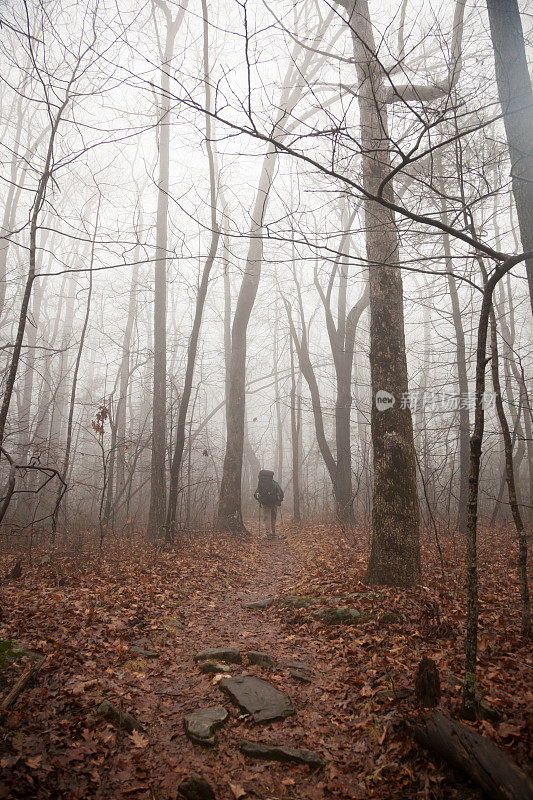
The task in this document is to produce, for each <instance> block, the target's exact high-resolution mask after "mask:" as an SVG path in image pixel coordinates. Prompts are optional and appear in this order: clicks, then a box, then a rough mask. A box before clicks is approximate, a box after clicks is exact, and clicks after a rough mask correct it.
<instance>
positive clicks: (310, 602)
mask: <svg viewBox="0 0 533 800" xmlns="http://www.w3.org/2000/svg"><path fill="white" fill-rule="evenodd" d="M319 603H320V599H319V598H318V597H306V596H305V595H302V596H298V595H296V596H290V595H289V596H288V597H284V598H282V600H281V605H282V606H286V607H288V608H309V607H310V606H316V605H318V604H319Z"/></svg>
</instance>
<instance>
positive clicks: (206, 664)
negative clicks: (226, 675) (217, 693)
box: [200, 661, 231, 675]
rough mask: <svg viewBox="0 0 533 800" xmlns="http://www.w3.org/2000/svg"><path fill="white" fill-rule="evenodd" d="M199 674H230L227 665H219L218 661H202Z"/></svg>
mask: <svg viewBox="0 0 533 800" xmlns="http://www.w3.org/2000/svg"><path fill="white" fill-rule="evenodd" d="M200 672H203V673H204V675H219V674H220V673H221V672H231V668H230V667H228V665H227V664H219V663H218V661H202V662H201V663H200Z"/></svg>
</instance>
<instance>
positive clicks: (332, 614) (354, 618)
mask: <svg viewBox="0 0 533 800" xmlns="http://www.w3.org/2000/svg"><path fill="white" fill-rule="evenodd" d="M314 616H315V618H316V619H319V620H320V621H321V622H324V623H325V624H326V625H357V624H358V623H362V622H369V621H370V620H371V619H372V618H373V616H374V615H373V614H371V613H370V612H369V611H357V609H355V608H348V607H346V606H336V607H333V608H321V609H320V610H319V611H317V612H316V613H315V615H314Z"/></svg>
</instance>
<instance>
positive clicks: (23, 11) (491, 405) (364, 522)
mask: <svg viewBox="0 0 533 800" xmlns="http://www.w3.org/2000/svg"><path fill="white" fill-rule="evenodd" d="M530 11H531V9H529V10H528V6H527V3H517V2H515V0H487V2H485V1H484V0H469V1H468V2H466V0H454V1H452V0H448V1H447V2H444V3H430V2H420V0H402V2H392V1H391V0H373V2H370V3H369V2H367V0H339V2H331V3H330V2H328V1H327V0H298V2H292V3H289V2H283V0H280V1H279V2H275V3H268V2H250V0H243V2H238V1H237V0H235V2H234V1H233V0H223V1H222V2H219V3H215V4H213V3H208V2H207V0H181V2H177V0H150V1H149V2H141V3H130V2H122V1H121V2H118V0H117V1H116V2H112V1H111V0H101V1H100V2H97V1H96V0H94V2H93V1H92V0H91V2H86V3H77V2H68V0H57V1H56V0H41V2H39V1H38V0H35V2H33V1H32V0H24V2H21V3H20V2H10V0H7V2H4V3H2V5H1V7H0V63H1V69H0V74H1V77H0V103H1V112H0V127H1V135H0V164H1V166H0V181H1V191H0V233H1V237H0V330H1V348H0V375H1V381H2V403H1V406H0V445H1V451H0V470H1V485H2V489H1V495H2V496H1V499H0V529H1V530H0V547H1V549H2V554H3V556H5V558H6V563H9V564H11V561H12V559H13V557H16V559H18V558H19V557H20V558H21V559H22V561H23V562H24V563H26V562H25V561H24V559H26V560H28V559H29V561H28V563H31V559H32V558H33V552H34V550H36V552H39V553H41V555H42V553H44V554H46V555H45V558H46V559H48V560H47V561H46V562H42V563H43V564H50V563H52V562H53V560H56V562H57V563H60V560H61V558H63V557H64V558H67V559H68V558H72V557H74V556H76V557H78V558H81V559H83V558H87V559H88V562H87V563H89V561H90V559H92V558H93V557H94V558H95V559H96V561H95V562H94V563H95V567H94V568H95V570H96V573H97V574H100V573H101V570H102V569H104V570H105V564H106V559H107V558H113V557H114V556H113V554H115V555H116V553H117V550H116V547H117V546H118V547H119V548H122V547H123V544H124V542H129V543H130V545H131V547H133V546H134V545H133V543H135V547H140V548H141V550H140V551H139V552H140V553H145V554H146V553H147V552H149V553H151V554H152V555H153V554H155V555H153V557H154V558H157V557H158V556H157V554H159V555H160V556H161V557H162V558H163V557H164V554H165V553H169V552H172V551H175V552H178V553H179V552H180V550H181V552H182V557H183V559H184V561H183V564H184V563H185V560H186V558H187V552H186V548H185V545H186V546H187V548H188V547H192V548H193V549H194V548H195V547H197V545H198V543H199V542H204V541H206V542H207V541H209V542H211V544H209V547H211V546H215V545H213V539H212V538H209V537H212V533H210V532H211V531H213V530H214V531H215V532H216V536H215V540H214V541H215V542H217V541H218V543H219V544H220V543H221V542H226V541H227V542H231V541H234V542H235V543H234V545H232V544H228V545H227V546H228V547H229V548H230V549H231V548H232V547H235V548H236V549H235V552H236V553H237V552H238V553H241V555H242V554H243V553H245V552H246V549H241V548H242V547H243V542H244V543H246V542H248V546H249V547H250V548H252V550H251V551H250V552H252V551H253V552H255V551H254V550H253V548H254V547H255V544H254V543H253V539H250V538H247V537H249V535H250V533H251V534H253V536H256V534H257V504H256V502H255V501H254V500H253V492H254V490H255V488H256V484H257V473H258V471H259V470H260V469H261V468H267V469H272V470H274V472H275V477H276V480H277V481H278V482H279V483H280V485H281V486H282V487H283V489H284V491H285V502H284V504H283V507H282V513H283V521H282V522H281V523H280V530H282V531H283V532H285V533H287V535H288V537H289V540H290V539H291V536H292V537H296V538H295V539H294V541H301V542H302V544H301V547H302V548H303V549H302V552H304V550H305V547H306V545H305V540H306V539H307V541H308V542H311V541H312V542H315V543H316V546H317V553H318V552H320V545H319V540H320V536H322V538H323V540H324V541H325V540H326V539H328V537H330V538H331V541H335V542H337V546H338V554H337V556H332V558H333V559H335V558H337V559H338V561H337V562H336V563H337V566H336V567H335V569H337V571H339V570H340V571H342V568H343V563H346V564H347V563H349V559H350V558H351V556H350V555H349V554H350V552H353V553H354V556H353V557H354V558H355V557H356V556H355V554H356V553H357V554H358V555H357V558H359V559H360V560H359V561H358V562H357V564H358V567H357V569H358V570H359V571H358V572H357V575H358V578H357V580H364V582H365V584H367V585H368V584H371V585H376V586H393V587H394V586H399V587H403V588H408V587H416V586H419V585H420V584H421V583H423V582H424V581H426V583H429V582H430V581H431V580H439V578H435V576H437V575H440V580H442V582H443V585H444V584H445V580H448V578H449V576H450V575H451V574H452V571H453V574H454V576H455V577H456V578H457V576H459V577H458V578H457V580H458V581H459V584H460V586H461V589H460V590H459V589H458V590H457V591H460V592H461V594H460V597H461V598H462V599H461V612H460V614H463V621H464V626H463V623H461V625H462V626H463V627H461V635H463V634H464V643H466V661H465V662H463V663H462V666H461V667H460V670H461V676H462V678H461V680H462V712H463V714H464V715H465V716H467V717H468V718H470V719H475V718H479V716H480V714H479V698H478V695H477V694H476V692H477V688H476V663H477V658H478V656H479V649H478V644H479V603H478V581H479V576H478V571H479V570H478V567H479V564H478V549H479V546H480V543H481V546H483V547H484V546H487V547H488V553H489V555H488V556H487V559H488V561H487V560H485V561H484V562H483V564H484V566H483V570H484V571H483V575H486V576H491V575H492V574H493V572H492V570H493V569H494V570H496V566H495V565H496V562H497V563H498V570H500V571H499V572H498V575H499V576H500V578H499V579H503V576H507V578H508V577H509V576H512V578H509V580H510V581H511V583H510V584H509V587H513V594H512V597H513V600H512V602H513V603H514V604H515V606H514V607H515V611H516V615H517V619H516V625H514V623H513V625H514V630H515V633H516V635H517V636H518V635H519V634H520V633H521V634H522V635H523V636H526V637H527V636H529V635H530V633H531V614H530V599H529V588H528V576H527V545H528V536H529V532H530V530H531V523H532V521H533V433H532V424H533V415H532V401H531V374H532V372H531V368H532V361H533V349H532V337H531V332H532V329H531V320H532V309H533V95H532V89H531V77H530V68H531V36H532V31H533V19H532V16H531V13H530ZM383 393H385V394H383ZM382 396H383V397H385V398H387V397H389V399H390V397H391V396H392V398H393V399H394V403H393V404H392V406H391V407H389V408H387V409H385V410H383V409H382V408H380V407H379V404H377V403H376V399H379V398H380V397H382ZM298 531H300V532H298ZM317 531H318V532H319V531H322V533H321V534H320V536H318V534H317ZM208 533H209V536H208V539H205V538H202V537H205V536H206V535H208ZM228 534H229V535H230V537H233V539H232V538H230V539H226V538H224V537H226V536H228ZM195 536H196V539H195V538H194V537H195ZM317 536H318V539H316V538H315V537H317ZM217 537H218V538H217ZM299 537H300V538H299ZM241 538H242V541H241ZM491 542H494V543H496V542H497V543H498V544H497V545H496V544H494V547H492V549H491ZM502 543H503V544H502ZM283 546H284V545H283ZM128 547H129V546H128V545H127V546H126V549H125V550H124V549H123V550H121V552H123V553H126V552H127V551H128ZM207 547H208V545H207V544H206V548H207ZM143 548H148V550H146V549H143ZM131 552H133V550H132V551H131ZM135 552H137V551H135ZM191 552H192V551H191ZM195 552H196V551H195ZM332 552H333V550H332ZM145 557H147V556H146V555H144V556H139V558H141V559H142V558H145ZM151 557H152V556H150V558H151ZM242 557H243V558H244V559H246V557H247V556H245V555H242ZM206 558H207V555H206ZM328 558H329V556H328ZM491 558H494V562H493V563H491ZM289 562H290V559H289V560H288V561H287V564H289ZM281 563H282V562H280V563H279V564H278V566H277V569H278V568H279V569H281V570H283V567H282V566H280V565H281ZM317 563H318V562H317ZM330 563H333V562H330V561H327V564H330ZM325 564H326V562H324V565H325ZM102 565H104V566H102ZM183 568H184V569H185V567H183ZM290 569H291V567H290V565H289V566H287V570H288V571H289V572H290ZM96 573H95V574H96ZM494 574H496V573H495V572H494ZM430 575H431V576H433V577H431V578H430ZM13 577H15V578H16V577H17V575H16V574H15V575H14V576H13ZM482 579H483V578H482ZM450 580H451V579H450ZM454 580H455V578H454ZM459 584H457V585H459ZM465 587H466V590H467V591H466V593H463V592H464V589H465ZM509 587H507V588H509ZM509 590H510V589H509ZM457 596H459V595H454V603H455V601H456V598H457ZM518 617H519V619H518ZM91 619H92V616H91ZM461 641H463V640H461ZM464 643H463V644H462V645H461V647H464ZM462 652H464V650H463V651H462ZM368 796H370V795H368Z"/></svg>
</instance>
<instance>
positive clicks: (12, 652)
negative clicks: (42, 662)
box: [0, 639, 39, 670]
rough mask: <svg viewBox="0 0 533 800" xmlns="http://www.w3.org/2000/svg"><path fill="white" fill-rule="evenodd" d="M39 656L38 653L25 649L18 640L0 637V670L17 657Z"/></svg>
mask: <svg viewBox="0 0 533 800" xmlns="http://www.w3.org/2000/svg"><path fill="white" fill-rule="evenodd" d="M24 656H27V657H28V658H39V653H32V651H31V650H26V648H25V647H23V646H22V645H21V644H19V643H18V642H12V641H11V640H10V639H0V670H3V669H5V668H6V666H7V665H8V664H9V663H10V662H11V661H16V660H17V659H18V658H24Z"/></svg>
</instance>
